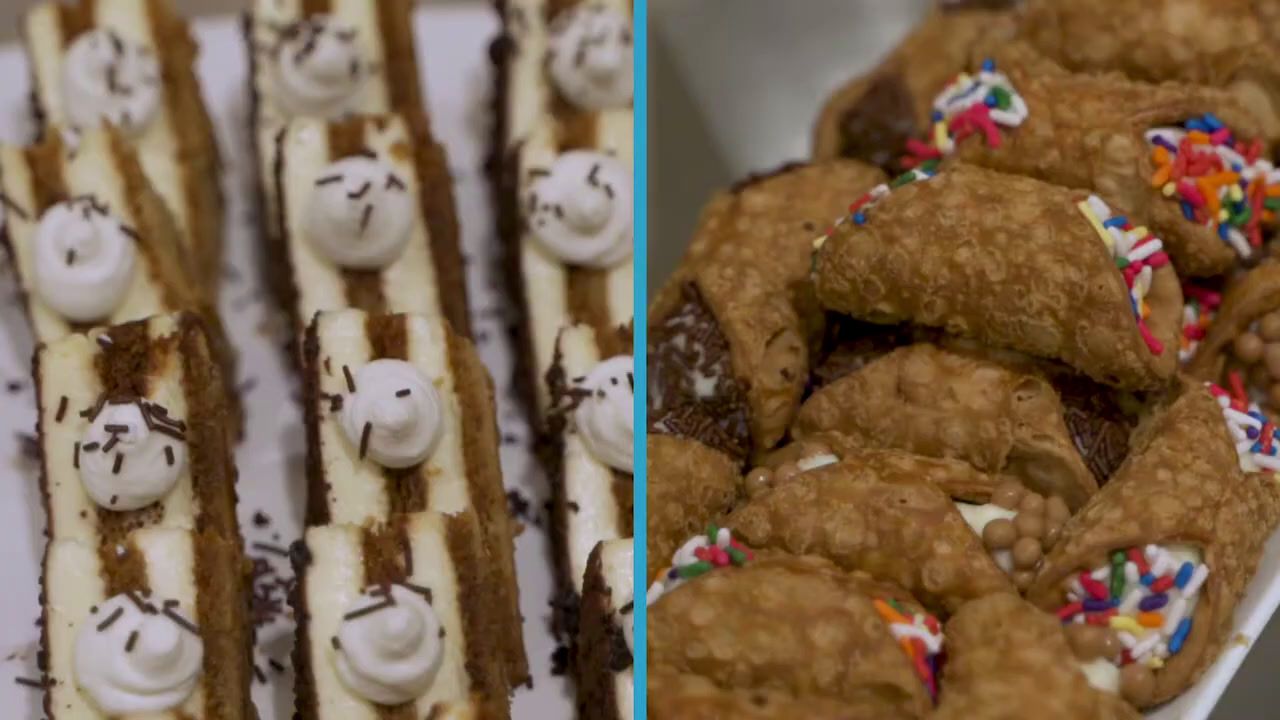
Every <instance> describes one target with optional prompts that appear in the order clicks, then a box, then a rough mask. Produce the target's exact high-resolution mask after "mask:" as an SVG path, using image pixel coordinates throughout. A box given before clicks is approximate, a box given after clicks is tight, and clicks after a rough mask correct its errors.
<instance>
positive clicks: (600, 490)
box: [560, 325, 622, 593]
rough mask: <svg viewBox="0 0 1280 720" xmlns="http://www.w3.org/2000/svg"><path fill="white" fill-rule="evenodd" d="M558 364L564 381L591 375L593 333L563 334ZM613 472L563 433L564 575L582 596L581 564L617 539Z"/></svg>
mask: <svg viewBox="0 0 1280 720" xmlns="http://www.w3.org/2000/svg"><path fill="white" fill-rule="evenodd" d="M560 351H561V353H562V358H561V364H562V366H563V368H564V372H565V376H566V377H570V378H573V377H578V376H580V375H586V374H588V373H590V372H591V369H592V368H594V367H595V366H596V363H598V362H599V361H600V353H599V350H597V348H596V342H595V333H594V332H593V331H592V330H591V328H590V327H587V326H585V325H574V326H571V327H567V328H565V329H564V332H563V333H561V336H560ZM613 482H614V480H613V471H612V470H611V469H610V468H609V466H608V465H606V464H604V463H602V462H600V461H599V460H597V459H596V457H595V456H594V455H592V454H591V451H590V450H588V449H587V447H586V445H585V444H584V443H583V442H582V437H581V436H579V435H578V434H577V433H576V432H573V431H572V430H568V431H566V433H565V436H564V479H563V483H564V494H565V502H566V503H571V505H570V508H572V507H574V506H575V505H576V507H577V508H578V509H577V511H574V510H572V509H570V510H569V511H568V513H567V519H566V520H565V524H566V526H567V527H566V532H565V537H567V538H568V545H569V547H568V552H569V571H570V573H571V574H572V577H573V584H574V590H575V591H576V592H578V593H581V592H582V582H583V579H584V578H585V577H586V571H587V560H588V559H589V558H590V556H591V551H592V550H593V549H594V548H595V546H596V543H598V542H601V541H604V540H613V539H615V538H618V537H621V536H622V522H621V521H620V518H619V517H618V515H619V512H620V509H619V507H618V502H617V500H616V499H615V498H614V495H613Z"/></svg>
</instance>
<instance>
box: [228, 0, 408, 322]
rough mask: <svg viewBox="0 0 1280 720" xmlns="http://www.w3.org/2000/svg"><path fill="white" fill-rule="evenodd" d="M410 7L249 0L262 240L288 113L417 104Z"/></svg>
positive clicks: (270, 219)
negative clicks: (278, 141)
mask: <svg viewBox="0 0 1280 720" xmlns="http://www.w3.org/2000/svg"><path fill="white" fill-rule="evenodd" d="M412 9H413V4H412V2H411V1H410V0H378V2H369V0H306V1H305V2H301V1H298V0H291V1H290V2H278V0H254V2H253V8H252V10H251V12H250V13H249V14H248V15H247V17H246V21H245V28H244V32H245V36H246V42H247V43H248V46H249V60H250V92H251V97H252V108H251V117H250V123H251V128H250V130H251V132H252V136H253V142H254V146H255V150H256V154H257V170H258V180H259V188H258V189H259V197H260V198H261V207H260V211H261V221H262V232H263V235H264V236H265V238H266V239H267V240H268V243H267V247H268V248H272V247H275V246H277V244H278V243H277V242H276V241H277V240H278V238H277V237H276V236H277V234H278V225H279V222H278V218H279V210H278V207H277V194H276V187H275V183H274V178H275V176H276V162H277V160H276V154H275V149H276V140H277V138H278V137H279V135H280V133H281V132H282V131H283V130H284V128H285V126H286V125H287V124H288V122H289V121H290V120H292V119H294V118H300V117H313V118H319V119H323V120H332V119H338V118H342V117H347V116H350V115H353V114H357V113H388V112H410V113H417V112H422V108H423V104H422V91H421V89H420V87H421V84H420V80H419V77H418V62H417V57H416V55H415V50H414V43H413V26H412V22H411V20H412V18H411V13H412ZM307 319H308V318H304V319H303V321H304V322H305V321H306V320H307Z"/></svg>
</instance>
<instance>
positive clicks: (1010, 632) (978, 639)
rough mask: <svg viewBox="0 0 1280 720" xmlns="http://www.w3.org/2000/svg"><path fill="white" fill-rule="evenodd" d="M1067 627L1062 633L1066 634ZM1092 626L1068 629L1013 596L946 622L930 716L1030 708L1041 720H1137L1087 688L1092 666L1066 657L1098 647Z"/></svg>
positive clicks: (1014, 714) (967, 718)
mask: <svg viewBox="0 0 1280 720" xmlns="http://www.w3.org/2000/svg"><path fill="white" fill-rule="evenodd" d="M1064 629H1065V632H1064ZM1095 630H1098V631H1100V628H1096V627H1094V626H1091V625H1071V624H1069V625H1066V626H1065V628H1064V626H1062V625H1061V624H1060V623H1059V622H1057V620H1055V619H1054V617H1053V616H1052V615H1049V614H1047V613H1044V612H1042V611H1041V610H1040V609H1038V608H1036V607H1035V606H1033V605H1031V604H1029V603H1027V602H1026V601H1024V600H1020V599H1018V598H1016V597H1013V596H1011V595H990V596H987V597H984V598H979V599H977V600H974V601H973V602H971V603H968V604H966V605H965V606H964V607H962V608H960V610H959V612H957V613H956V614H955V616H954V617H952V618H951V620H950V621H948V622H947V625H946V628H945V631H946V634H947V662H946V664H945V665H944V666H943V670H942V681H943V690H942V698H941V702H940V703H939V705H938V712H937V713H936V714H935V717H936V718H938V719H939V720H953V719H955V720H958V719H959V718H963V719H964V720H1013V719H1014V718H1021V717H1024V716H1025V711H1026V709H1027V708H1030V707H1034V708H1035V714H1036V717H1037V718H1041V719H1042V720H1079V719H1080V718H1089V719H1090V720H1130V719H1132V720H1137V718H1139V717H1141V716H1140V715H1139V714H1138V712H1137V711H1136V710H1134V709H1133V708H1132V707H1130V706H1129V705H1128V704H1127V703H1125V702H1124V701H1123V700H1121V699H1119V698H1117V697H1115V696H1114V695H1112V694H1110V693H1107V692H1104V691H1100V690H1099V689H1097V688H1094V687H1091V686H1090V683H1089V678H1090V677H1091V668H1089V667H1087V666H1083V665H1082V666H1081V667H1080V669H1077V668H1076V667H1073V666H1072V664H1071V663H1070V662H1064V660H1065V659H1067V658H1070V657H1072V649H1073V648H1074V647H1079V646H1080V645H1081V644H1087V643H1091V642H1094V641H1095V638H1094V637H1092V636H1093V635H1096V634H1097V633H1095V632H1093V631H1095Z"/></svg>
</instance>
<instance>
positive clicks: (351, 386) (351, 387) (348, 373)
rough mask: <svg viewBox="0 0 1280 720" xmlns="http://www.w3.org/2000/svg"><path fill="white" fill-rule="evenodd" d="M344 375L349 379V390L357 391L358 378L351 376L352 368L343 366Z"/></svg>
mask: <svg viewBox="0 0 1280 720" xmlns="http://www.w3.org/2000/svg"><path fill="white" fill-rule="evenodd" d="M342 376H343V377H344V378H346V379H347V392H355V391H356V379H355V378H354V377H352V376H351V368H349V367H347V366H346V365H343V366H342Z"/></svg>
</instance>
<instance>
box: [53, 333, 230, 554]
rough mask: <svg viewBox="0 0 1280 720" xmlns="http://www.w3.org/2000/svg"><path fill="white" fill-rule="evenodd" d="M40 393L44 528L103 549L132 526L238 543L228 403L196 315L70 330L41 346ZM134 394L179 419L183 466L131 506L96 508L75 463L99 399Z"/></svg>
mask: <svg viewBox="0 0 1280 720" xmlns="http://www.w3.org/2000/svg"><path fill="white" fill-rule="evenodd" d="M34 373H35V379H36V384H37V388H38V393H39V420H38V425H37V430H38V434H39V442H40V452H41V457H42V465H43V473H42V482H41V485H42V488H43V492H44V501H45V506H46V509H47V511H48V533H49V537H51V538H52V539H54V540H62V539H72V540H77V541H79V542H82V543H85V544H86V545H87V546H91V547H92V546H99V547H110V546H111V545H113V544H115V543H119V542H122V541H123V538H125V537H126V535H127V534H128V533H129V532H130V531H131V530H133V529H135V528H139V527H168V528H178V529H183V530H196V531H200V532H206V533H210V534H212V535H216V536H218V537H221V538H224V539H226V540H227V541H228V542H233V543H235V544H236V546H237V547H238V543H239V530H238V524H237V521H236V513H235V508H236V490H235V483H236V471H235V466H234V464H233V461H232V457H231V442H230V438H229V435H228V426H229V417H230V414H231V412H232V410H231V409H230V408H229V407H228V405H227V401H226V397H225V395H224V393H223V387H224V384H223V382H222V378H221V372H220V370H219V367H218V365H217V364H216V363H214V362H213V360H212V359H211V358H210V348H209V343H208V339H207V337H206V335H205V331H204V327H203V325H202V323H201V321H200V320H199V319H198V318H197V317H196V316H195V315H192V314H187V313H181V314H177V315H158V316H155V317H153V318H151V319H149V320H145V321H139V322H133V323H128V324H125V325H119V326H116V327H112V328H106V329H96V330H91V331H90V332H89V333H88V334H84V335H82V334H75V335H70V336H68V337H66V338H64V339H62V340H59V341H56V342H52V343H49V344H47V345H44V346H42V347H41V348H40V350H39V351H38V352H37V353H36V358H35V369H34ZM134 400H142V401H145V402H146V403H147V404H149V405H151V406H153V407H159V408H162V409H163V411H164V412H165V414H166V416H167V418H168V419H169V420H170V421H181V423H182V424H183V430H182V431H181V433H180V434H181V435H182V437H183V438H184V439H182V440H179V439H177V438H173V439H171V441H170V445H177V444H179V443H181V444H183V445H185V455H186V460H185V463H183V464H182V466H181V470H180V472H179V473H178V477H177V480H176V482H175V484H174V485H173V487H172V489H170V490H169V491H168V492H167V493H166V494H165V495H164V496H163V497H162V498H161V499H159V500H157V501H156V502H154V503H151V504H149V505H147V506H145V507H142V508H140V509H137V510H128V511H116V510H112V509H110V508H108V507H102V506H100V505H98V504H97V503H96V502H95V501H94V500H93V499H92V498H91V497H90V495H89V493H88V492H87V491H86V487H85V484H84V482H83V480H82V476H81V467H80V465H81V463H80V461H81V459H82V458H83V457H87V455H88V453H89V452H104V450H103V449H102V448H95V449H94V450H92V451H90V450H84V449H83V448H82V443H83V441H84V440H85V435H86V430H87V429H88V428H89V427H90V425H92V424H93V419H94V418H95V417H96V415H97V413H98V412H101V411H102V409H103V405H102V403H105V402H108V401H109V402H111V403H120V402H130V401H134Z"/></svg>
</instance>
